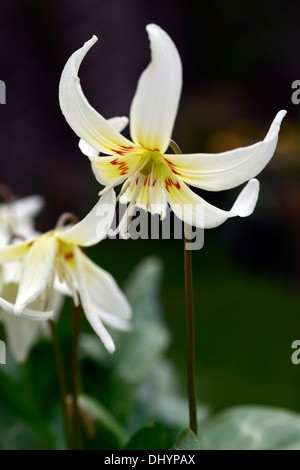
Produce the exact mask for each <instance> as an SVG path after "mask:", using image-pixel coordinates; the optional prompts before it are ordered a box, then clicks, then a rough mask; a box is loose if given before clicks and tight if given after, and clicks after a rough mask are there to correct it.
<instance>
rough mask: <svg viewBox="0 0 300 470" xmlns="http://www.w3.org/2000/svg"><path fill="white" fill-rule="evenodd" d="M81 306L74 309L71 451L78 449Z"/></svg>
mask: <svg viewBox="0 0 300 470" xmlns="http://www.w3.org/2000/svg"><path fill="white" fill-rule="evenodd" d="M80 320H81V306H80V305H78V306H75V307H74V316H73V335H72V358H71V386H72V410H73V413H72V415H73V449H74V450H78V449H80V422H79V409H78V373H79V361H78V340H79V332H80Z"/></svg>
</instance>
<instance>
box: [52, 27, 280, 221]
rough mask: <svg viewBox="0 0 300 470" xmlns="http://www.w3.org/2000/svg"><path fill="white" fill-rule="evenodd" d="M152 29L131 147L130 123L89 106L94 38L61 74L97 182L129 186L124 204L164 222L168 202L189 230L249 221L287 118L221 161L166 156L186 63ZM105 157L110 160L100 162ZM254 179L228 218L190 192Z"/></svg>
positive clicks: (68, 110) (70, 118)
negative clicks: (86, 63)
mask: <svg viewBox="0 0 300 470" xmlns="http://www.w3.org/2000/svg"><path fill="white" fill-rule="evenodd" d="M146 29H147V32H148V34H149V38H150V44H151V52H152V60H151V62H150V64H149V65H148V67H147V68H146V69H145V71H144V72H143V73H142V75H141V77H140V79H139V82H138V86H137V90H136V93H135V96H134V98H133V101H132V104H131V109H130V133H131V137H132V141H131V140H129V139H127V138H125V137H124V136H122V135H121V134H120V132H119V131H120V130H121V129H122V127H124V125H125V124H126V122H127V120H126V118H115V119H114V120H113V121H110V122H109V121H108V120H106V119H105V118H104V117H103V116H101V115H100V114H99V113H98V112H97V111H95V109H93V108H92V107H91V105H90V104H89V103H88V101H87V99H86V98H85V96H84V94H83V92H82V89H81V86H80V80H79V78H78V75H77V74H78V69H79V67H80V64H81V62H82V59H83V58H84V56H85V54H86V53H87V52H88V50H89V49H90V48H91V47H92V45H93V44H94V43H95V42H96V41H97V37H96V36H93V37H92V39H91V40H89V41H87V42H86V43H85V44H84V46H83V47H82V48H81V49H79V50H77V51H76V52H75V53H74V54H73V55H72V56H71V57H70V59H69V60H68V62H67V64H66V66H65V68H64V70H63V72H62V76H61V81H60V87H59V100H60V107H61V109H62V112H63V114H64V116H65V118H66V120H67V122H68V123H69V125H70V126H71V128H72V129H73V130H74V132H75V133H76V134H77V135H78V136H79V137H80V138H81V141H80V144H79V145H80V148H81V150H82V152H83V153H84V154H85V155H87V156H88V157H89V159H90V161H91V162H92V167H93V170H94V173H95V174H96V176H97V179H98V180H99V181H100V182H101V183H102V184H103V185H105V186H106V189H107V188H111V187H114V186H116V185H118V184H120V183H124V185H123V188H122V190H121V195H123V199H124V197H125V198H126V200H127V201H131V205H132V206H134V205H135V204H136V205H139V206H142V207H144V208H146V209H148V210H149V211H153V209H152V208H154V212H158V213H160V214H161V215H162V214H163V211H164V199H165V198H167V201H168V202H169V204H170V206H171V208H172V209H173V210H174V212H175V213H176V215H177V216H178V217H180V218H182V220H184V221H185V222H186V223H188V224H190V225H196V226H200V227H204V228H211V227H216V226H218V225H220V224H222V223H223V222H224V221H225V220H227V219H228V218H229V217H233V216H241V217H245V216H248V215H250V214H251V213H252V211H253V210H254V207H255V204H256V201H257V198H258V192H259V183H258V181H257V180H255V179H252V178H254V177H255V176H256V175H257V174H258V173H260V171H261V170H262V169H263V168H264V167H265V166H266V165H267V163H268V162H269V160H270V159H271V158H272V156H273V153H274V151H275V148H276V145H277V139H278V132H279V128H280V123H281V121H282V119H283V117H284V116H285V114H286V112H285V111H280V112H279V113H278V114H277V116H276V117H275V119H274V121H273V123H272V125H271V127H270V129H269V132H268V133H267V135H266V137H265V139H264V140H263V141H261V142H258V143H256V144H254V145H250V146H248V147H244V148H238V149H235V150H232V151H228V152H223V153H219V154H201V153H197V154H188V155H174V154H167V153H166V151H167V149H168V147H169V145H170V139H171V134H172V130H173V126H174V121H175V118H176V114H177V109H178V103H179V99H180V94H181V87H182V66H181V60H180V57H179V54H178V51H177V49H176V47H175V45H174V43H173V41H172V40H171V38H170V37H169V36H168V34H167V33H166V32H165V31H163V30H162V29H161V28H160V27H159V26H157V25H154V24H150V25H148V26H147V28H146ZM100 152H102V153H104V154H106V155H108V156H99V153H100ZM248 180H250V181H249V183H248V185H247V186H246V187H245V188H244V190H243V191H242V192H241V194H240V196H239V197H238V199H237V201H236V203H235V204H234V205H233V207H232V209H231V210H230V211H224V210H221V209H218V208H216V207H214V206H212V205H211V204H209V203H207V202H206V201H205V200H204V199H202V198H201V197H200V196H198V195H196V194H195V193H194V192H193V191H192V190H191V189H190V188H189V185H192V186H195V187H198V188H202V189H205V190H211V191H221V190H225V189H230V188H234V187H236V186H238V185H240V184H243V183H245V182H247V181H248ZM106 189H105V190H106ZM105 190H104V191H105ZM104 191H102V192H104ZM203 214H204V217H203ZM199 215H200V217H199Z"/></svg>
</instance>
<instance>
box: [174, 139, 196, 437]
mask: <svg viewBox="0 0 300 470" xmlns="http://www.w3.org/2000/svg"><path fill="white" fill-rule="evenodd" d="M170 147H171V148H172V150H173V151H174V153H176V154H178V155H181V153H182V152H181V150H180V148H179V146H178V145H177V144H176V142H174V141H173V140H171V141H170ZM190 240H191V226H190V225H188V224H184V278H185V311H186V380H187V391H188V400H189V418H190V428H191V430H192V431H193V432H194V433H195V434H196V436H197V433H198V425H197V401H196V388H195V328H194V296H193V272H192V251H191V250H189V249H187V243H190Z"/></svg>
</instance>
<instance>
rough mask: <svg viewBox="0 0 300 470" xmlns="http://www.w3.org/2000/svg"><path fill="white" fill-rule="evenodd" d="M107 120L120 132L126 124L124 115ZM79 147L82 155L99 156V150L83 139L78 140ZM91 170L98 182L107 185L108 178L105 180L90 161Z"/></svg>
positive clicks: (126, 120) (126, 119)
mask: <svg viewBox="0 0 300 470" xmlns="http://www.w3.org/2000/svg"><path fill="white" fill-rule="evenodd" d="M108 122H109V123H110V125H111V126H113V128H114V129H116V130H117V131H118V132H122V130H123V129H124V128H125V127H126V126H127V124H128V118H127V117H125V116H121V117H114V118H110V119H108ZM79 148H80V150H81V151H82V153H83V154H84V155H86V156H87V157H98V156H99V153H100V152H99V150H97V149H94V148H93V147H92V146H91V145H89V144H88V143H87V142H85V140H83V139H80V141H79ZM91 166H92V171H93V173H94V176H95V178H96V180H97V181H98V182H99V183H100V184H103V185H104V186H107V184H109V180H106V179H105V178H104V177H103V176H102V175H101V174H100V173H99V171H97V169H96V168H95V166H94V165H93V163H92V165H91Z"/></svg>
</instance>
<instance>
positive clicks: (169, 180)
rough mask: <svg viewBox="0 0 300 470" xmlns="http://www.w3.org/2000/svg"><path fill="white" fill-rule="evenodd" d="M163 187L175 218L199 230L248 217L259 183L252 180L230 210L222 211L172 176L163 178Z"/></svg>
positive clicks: (253, 204)
mask: <svg viewBox="0 0 300 470" xmlns="http://www.w3.org/2000/svg"><path fill="white" fill-rule="evenodd" d="M164 185H165V189H166V197H167V199H168V202H169V204H170V206H171V209H172V210H173V211H174V213H175V214H176V215H177V217H178V218H179V219H181V220H183V221H184V222H186V223H187V224H189V225H193V226H195V227H200V228H213V227H218V226H219V225H221V224H222V223H224V222H225V221H226V220H227V219H228V218H230V217H235V216H240V217H246V216H248V215H250V214H251V213H252V212H253V210H254V208H255V204H256V202H257V198H258V193H259V182H258V181H257V180H255V179H252V180H251V181H249V183H248V184H247V185H246V187H245V188H244V189H243V190H242V192H241V193H240V195H239V197H238V198H237V200H236V202H235V204H234V205H233V207H232V209H231V210H230V211H224V210H222V209H218V208H217V207H215V206H213V205H211V204H209V203H208V202H206V201H205V200H204V199H202V198H201V197H200V196H198V195H197V194H195V193H194V192H193V191H192V190H191V189H190V188H189V187H188V186H187V185H186V184H185V183H184V182H183V181H181V180H179V179H178V178H176V177H175V176H174V175H172V176H170V174H169V176H165V178H164Z"/></svg>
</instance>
